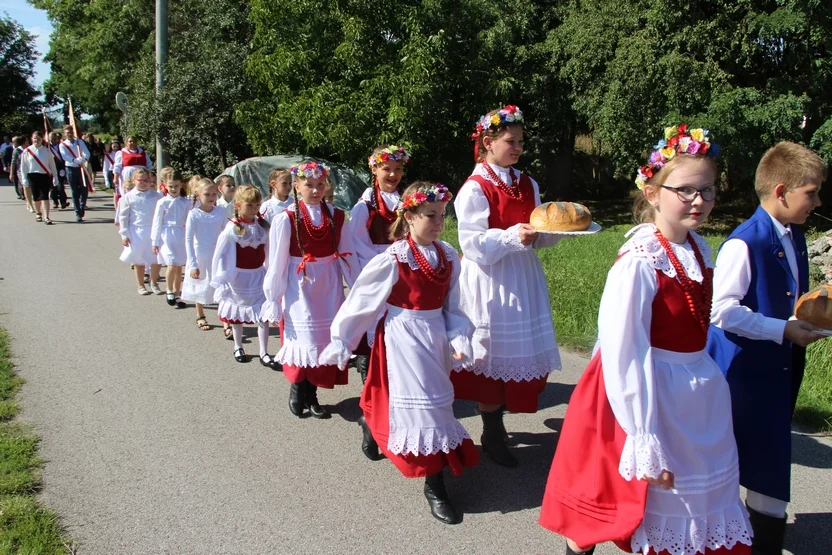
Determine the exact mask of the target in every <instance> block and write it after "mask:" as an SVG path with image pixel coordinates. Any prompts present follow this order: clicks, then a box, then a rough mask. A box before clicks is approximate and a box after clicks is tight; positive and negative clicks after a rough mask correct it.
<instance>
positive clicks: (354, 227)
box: [349, 187, 401, 268]
mask: <svg viewBox="0 0 832 555" xmlns="http://www.w3.org/2000/svg"><path fill="white" fill-rule="evenodd" d="M372 195H373V188H372V187H369V188H368V189H366V190H365V191H364V193H363V194H362V195H361V198H360V199H359V200H358V202H356V203H355V206H354V207H353V209H352V211H351V212H350V222H349V228H350V233H351V234H352V236H353V238H354V239H355V250H356V253H357V255H358V258H359V260H360V261H361V267H362V268H363V267H364V266H366V265H367V263H368V262H369V261H370V260H371V259H372V258H373V257H374V256H375V255H377V254H380V253H382V252H384V251H386V250H387V247H389V246H390V245H376V244H374V243H373V242H372V240H371V239H370V234H369V232H368V231H367V220H369V219H370V209H369V207H368V206H367V202H370V200H371V199H372ZM381 198H382V200H383V201H384V205H385V206H387V208H388V209H389V210H391V211H395V210H396V209H397V208H398V207H399V202H400V201H401V196H400V195H399V192H398V191H393V192H392V193H388V192H385V191H381Z"/></svg>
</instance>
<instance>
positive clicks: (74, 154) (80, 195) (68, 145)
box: [61, 125, 90, 223]
mask: <svg viewBox="0 0 832 555" xmlns="http://www.w3.org/2000/svg"><path fill="white" fill-rule="evenodd" d="M64 135H65V136H66V139H65V140H64V141H62V142H61V158H63V160H64V163H65V164H66V178H67V181H68V182H69V188H70V189H71V190H72V204H73V206H74V207H75V221H76V222H78V223H81V222H83V221H84V215H85V214H86V211H87V187H86V186H85V184H84V178H83V177H81V172H84V171H86V166H87V161H88V160H89V159H90V151H89V149H88V148H87V145H86V144H84V141H80V140H78V139H76V138H75V130H74V129H73V128H72V126H71V125H65V126H64Z"/></svg>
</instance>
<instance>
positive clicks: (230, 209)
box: [217, 195, 271, 223]
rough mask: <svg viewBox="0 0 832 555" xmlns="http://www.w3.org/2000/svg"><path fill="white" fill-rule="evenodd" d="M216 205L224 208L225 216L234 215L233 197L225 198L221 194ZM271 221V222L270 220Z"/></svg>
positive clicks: (231, 216) (230, 216)
mask: <svg viewBox="0 0 832 555" xmlns="http://www.w3.org/2000/svg"><path fill="white" fill-rule="evenodd" d="M217 207H218V208H222V209H223V210H225V216H226V217H227V218H228V219H229V220H230V219H232V218H233V217H234V199H231V200H225V197H223V196H222V195H220V196H219V198H218V199H217ZM270 223H271V222H270Z"/></svg>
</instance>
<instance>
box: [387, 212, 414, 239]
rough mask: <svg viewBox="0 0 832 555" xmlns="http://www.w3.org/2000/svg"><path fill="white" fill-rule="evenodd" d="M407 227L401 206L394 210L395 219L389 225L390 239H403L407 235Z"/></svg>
mask: <svg viewBox="0 0 832 555" xmlns="http://www.w3.org/2000/svg"><path fill="white" fill-rule="evenodd" d="M408 228H409V226H408V225H407V220H406V219H405V218H404V210H402V209H401V208H400V209H398V210H396V220H395V221H394V222H393V225H391V226H390V240H391V241H400V240H401V239H404V238H405V237H407V233H408V231H410V230H409V229H408Z"/></svg>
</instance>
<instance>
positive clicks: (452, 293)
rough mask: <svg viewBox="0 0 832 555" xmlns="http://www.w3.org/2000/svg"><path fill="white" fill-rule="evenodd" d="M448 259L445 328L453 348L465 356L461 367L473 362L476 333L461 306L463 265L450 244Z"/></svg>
mask: <svg viewBox="0 0 832 555" xmlns="http://www.w3.org/2000/svg"><path fill="white" fill-rule="evenodd" d="M444 246H445V252H446V253H447V255H448V260H449V261H450V263H451V287H450V290H449V291H448V296H447V297H445V304H444V306H443V311H442V314H443V315H444V316H445V330H446V332H447V334H448V340H449V341H450V343H451V350H452V351H453V352H455V353H457V354H461V355H464V356H465V362H464V363H463V364H462V365H461V367H463V368H464V367H466V366H468V365H470V364H471V363H472V362H473V358H474V351H473V348H472V347H471V336H472V335H473V334H474V324H472V323H471V320H470V319H469V318H468V316H466V315H465V313H464V312H463V311H462V309H461V308H460V303H459V296H460V293H459V274H460V270H461V266H460V264H459V255H458V254H457V252H456V250H455V249H454V248H453V247H451V246H450V245H444Z"/></svg>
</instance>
